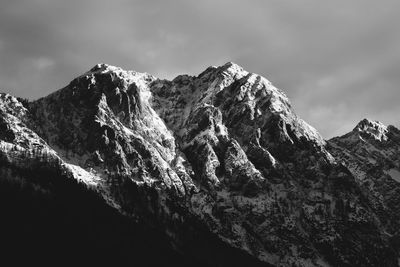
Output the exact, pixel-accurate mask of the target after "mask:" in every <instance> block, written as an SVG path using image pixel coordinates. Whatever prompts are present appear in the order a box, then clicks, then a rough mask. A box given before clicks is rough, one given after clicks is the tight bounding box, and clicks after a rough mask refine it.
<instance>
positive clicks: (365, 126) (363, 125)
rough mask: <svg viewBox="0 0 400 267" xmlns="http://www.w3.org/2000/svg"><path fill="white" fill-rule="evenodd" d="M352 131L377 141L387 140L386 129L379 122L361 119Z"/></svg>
mask: <svg viewBox="0 0 400 267" xmlns="http://www.w3.org/2000/svg"><path fill="white" fill-rule="evenodd" d="M353 131H354V132H358V133H364V134H367V135H368V136H370V137H372V138H374V139H376V140H379V141H386V140H387V139H388V137H387V133H388V127H387V126H386V125H384V124H383V123H381V122H379V121H372V120H369V119H363V120H362V121H360V122H359V123H358V124H357V126H356V127H355V128H354V130H353Z"/></svg>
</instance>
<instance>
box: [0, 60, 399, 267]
mask: <svg viewBox="0 0 400 267" xmlns="http://www.w3.org/2000/svg"><path fill="white" fill-rule="evenodd" d="M399 149H400V131H399V130H397V129H396V128H394V127H393V126H389V127H385V126H383V125H381V124H379V123H377V122H371V121H368V120H364V121H362V122H360V124H359V125H357V127H356V128H355V129H354V130H353V131H352V132H351V133H349V134H347V135H344V136H342V137H338V138H334V139H332V140H329V141H325V140H323V138H321V136H320V135H319V134H318V132H317V131H316V130H315V129H314V128H313V127H311V126H310V125H308V124H307V123H306V122H304V121H303V120H301V119H300V118H298V117H297V116H296V114H295V113H294V112H293V109H292V107H291V104H290V102H289V100H288V98H287V97H286V95H285V94H284V93H283V92H282V91H281V90H279V89H277V88H275V87H274V86H273V85H272V84H271V83H270V82H269V81H268V80H266V79H265V78H263V77H261V76H259V75H257V74H253V73H249V72H247V71H245V70H243V69H242V68H241V67H240V66H238V65H236V64H234V63H227V64H225V65H223V66H220V67H209V68H208V69H206V70H205V71H204V72H202V73H201V74H200V75H198V76H196V77H193V76H188V75H181V76H178V77H176V78H175V79H173V80H172V81H168V80H160V79H157V78H156V77H154V76H151V75H149V74H145V73H138V72H134V71H124V70H122V69H120V68H117V67H113V66H109V65H106V64H99V65H96V66H95V67H94V68H92V69H91V70H90V71H88V72H87V73H85V74H83V75H81V76H79V77H77V78H76V79H74V80H73V81H72V82H71V83H70V84H69V85H68V86H67V87H65V88H63V89H61V90H59V91H56V92H54V93H53V94H51V95H49V96H47V97H44V98H41V99H39V100H36V101H33V102H26V101H20V100H18V99H17V98H15V97H12V96H9V95H6V94H1V95H0V164H1V165H0V166H1V168H0V171H1V180H2V183H4V184H5V185H6V186H10V184H11V185H15V184H18V185H19V186H17V189H16V190H17V191H18V190H19V189H18V188H25V187H28V188H30V189H29V190H30V191H29V192H31V193H29V194H32V195H34V196H33V198H34V199H37V197H38V196H42V195H46V196H47V195H49V196H52V197H53V196H55V197H57V195H59V192H60V191H61V192H63V194H62V195H63V198H62V201H61V202H60V203H62V204H59V202H57V203H58V205H62V206H63V207H64V208H65V207H68V209H67V210H68V211H69V212H70V213H72V214H74V211H73V210H75V209H77V210H80V208H78V207H79V206H80V205H79V204H78V203H76V206H70V204H69V200H70V199H71V203H75V202H74V195H75V194H76V195H78V196H82V198H84V197H83V196H86V195H87V196H90V199H91V200H90V202H88V203H93V204H87V203H86V204H84V206H87V207H88V208H89V209H90V206H91V205H93V206H96V207H97V210H99V211H101V212H99V213H100V214H101V213H102V212H104V213H107V214H111V215H109V216H108V218H109V220H111V221H108V220H106V221H107V223H108V224H106V226H105V228H107V227H108V228H109V227H111V226H110V225H113V226H115V225H118V227H119V231H120V232H121V233H126V235H129V234H132V231H133V230H132V229H141V230H140V231H136V232H134V233H133V234H132V235H133V238H136V239H137V240H140V242H144V241H142V239H143V240H145V239H146V235H147V237H150V236H151V238H152V239H151V240H157V241H154V242H152V241H150V242H151V243H157V246H156V247H155V248H154V249H155V250H156V251H160V250H161V251H164V254H165V255H172V254H173V253H177V254H176V257H175V256H174V257H172V256H171V257H172V258H171V257H170V258H169V260H170V261H171V262H173V264H175V265H179V264H182V266H185V265H187V264H191V265H193V264H199V265H200V266H243V264H246V265H248V266H398V257H399V244H400V239H399V233H398V229H399V227H398V226H400V221H399V215H398V214H399V212H398V209H399V207H400V206H399V204H398V203H399V202H398V201H397V198H398V197H400V191H399V190H400V184H399V182H400V162H399V158H400V157H399V155H400V153H399ZM65 183H67V184H68V185H69V186H65ZM70 184H73V185H70ZM12 188H14V189H15V186H14V187H12ZM66 188H67V189H66ZM32 192H33V193H32ZM49 203H52V201H51V200H49ZM57 207H58V206H57ZM72 207H73V208H72ZM100 207H101V208H100ZM52 214H53V213H51V212H49V217H52ZM45 218H47V217H45ZM79 218H80V220H83V221H84V220H87V218H86V217H85V216H83V217H82V216H81V217H79ZM110 218H116V219H110ZM117 218H118V219H117ZM115 220H117V221H118V223H117V224H116V223H115ZM121 220H122V221H124V220H126V222H125V221H124V223H121ZM92 223H93V224H94V225H96V224H97V223H98V222H97V221H96V220H93V222H92ZM121 225H122V226H121ZM139 232H140V233H142V234H139ZM113 234H114V233H112V234H110V233H109V235H110V236H112V235H113ZM126 235H125V236H126ZM141 238H142V239H141ZM113 242H115V240H113ZM147 242H149V240H147ZM145 243H146V242H144V244H143V245H137V244H136V245H134V247H135V249H136V253H134V252H132V254H133V255H136V256H134V257H137V261H136V262H139V261H140V260H144V261H147V262H146V264H142V265H157V264H159V266H161V265H162V264H165V259H166V257H165V255H164V254H162V255H164V257H163V258H162V259H163V261H160V262H155V261H154V259H150V258H152V257H151V256H150V257H149V258H146V257H140V255H141V253H142V252H141V251H142V250H146V249H145V248H147V247H146V244H145ZM140 244H142V243H140ZM147 246H148V245H147ZM127 247H128V249H127V250H129V246H127ZM124 248H125V249H126V247H124ZM169 251H174V252H169ZM155 253H159V252H155ZM143 255H144V254H143ZM125 256H126V257H127V258H129V257H130V255H125ZM122 257H123V256H122ZM167 259H168V258H167ZM152 260H153V261H152ZM133 262H134V261H133Z"/></svg>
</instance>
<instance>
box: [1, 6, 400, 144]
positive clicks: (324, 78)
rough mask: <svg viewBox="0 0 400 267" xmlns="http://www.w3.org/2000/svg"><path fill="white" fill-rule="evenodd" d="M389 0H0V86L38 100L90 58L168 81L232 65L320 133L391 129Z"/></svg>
mask: <svg viewBox="0 0 400 267" xmlns="http://www.w3.org/2000/svg"><path fill="white" fill-rule="evenodd" d="M399 8H400V2H398V1H397V0H393V1H391V0H383V1H373V0H351V1H345V0H338V1H331V2H327V1H318V0H299V1H287V0H269V1H266V0H253V1H236V0H219V1H215V0H214V1H211V0H204V1H194V0H193V1H190V0H170V1H161V0H160V1H152V0H143V1H141V0H136V1H132V0H114V1H103V0H88V1H77V0H69V1H61V0H60V1H55V0H12V1H11V0H4V1H2V3H1V4H0V62H1V64H0V82H1V83H0V87H1V88H2V90H4V91H8V92H11V93H13V94H15V95H18V96H23V97H29V98H38V97H41V96H44V95H46V94H48V93H50V92H52V91H54V90H55V89H58V88H61V87H62V86H64V85H66V84H67V83H68V82H69V81H70V80H71V79H72V78H73V77H75V76H76V75H79V74H81V73H82V72H84V71H86V70H88V69H89V68H90V67H92V66H93V65H95V64H96V63H99V62H106V63H109V64H113V65H117V66H121V67H123V68H126V69H134V70H137V71H145V72H149V73H152V74H154V75H156V76H159V77H167V78H172V77H174V76H175V75H177V74H180V73H190V74H198V73H199V72H201V71H202V70H204V69H205V68H206V67H207V66H209V65H220V64H223V63H225V62H226V61H235V62H236V63H238V64H240V65H242V66H243V67H244V68H245V69H247V70H249V71H252V72H256V73H259V74H261V75H263V76H265V77H267V78H268V79H270V80H271V81H272V82H273V83H274V84H275V85H276V86H277V87H279V88H282V89H283V90H284V91H285V92H286V93H287V94H288V95H289V97H290V98H291V100H292V104H293V106H294V108H295V110H296V111H297V113H298V114H299V115H300V116H301V117H302V118H304V119H305V120H306V121H308V122H310V124H312V125H314V126H315V127H316V128H317V129H318V130H319V131H320V132H321V133H322V135H323V136H324V137H326V138H328V137H331V136H334V135H338V134H342V133H344V132H346V131H349V130H350V129H352V128H353V127H354V125H355V124H356V123H357V122H358V121H359V120H360V119H362V118H364V117H369V118H371V119H376V120H381V121H382V122H384V123H386V124H395V125H397V126H399V118H398V117H397V114H399V111H400V106H399V105H398V103H400V93H399V90H398V84H400V75H398V72H399V70H400V31H399V30H398V25H400V17H399V16H398V12H399Z"/></svg>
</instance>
